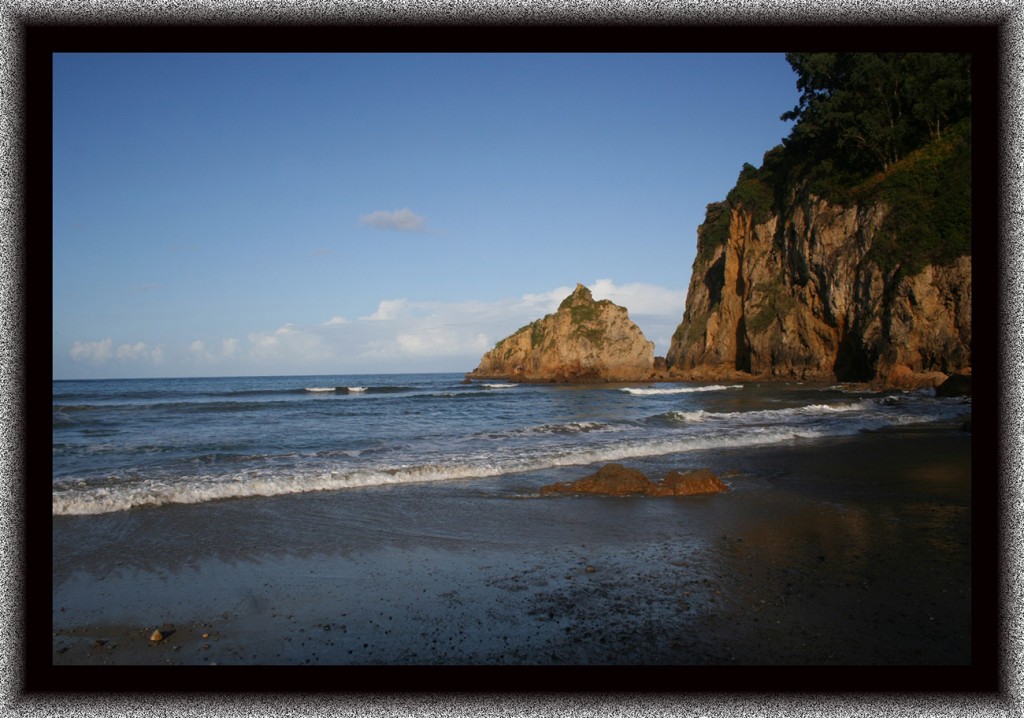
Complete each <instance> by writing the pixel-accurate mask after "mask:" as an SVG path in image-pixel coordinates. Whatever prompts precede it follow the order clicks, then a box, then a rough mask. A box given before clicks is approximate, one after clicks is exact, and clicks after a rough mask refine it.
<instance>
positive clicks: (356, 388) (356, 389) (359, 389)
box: [348, 386, 367, 394]
mask: <svg viewBox="0 0 1024 718" xmlns="http://www.w3.org/2000/svg"><path fill="white" fill-rule="evenodd" d="M366 389H367V387H365V386H350V387H348V391H349V393H350V394H362V393H363V392H364V391H366Z"/></svg>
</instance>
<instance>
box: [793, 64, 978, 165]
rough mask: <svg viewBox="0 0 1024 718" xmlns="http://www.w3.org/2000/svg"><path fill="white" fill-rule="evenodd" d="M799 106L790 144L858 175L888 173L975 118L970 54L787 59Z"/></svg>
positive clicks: (801, 153) (799, 151)
mask: <svg viewBox="0 0 1024 718" xmlns="http://www.w3.org/2000/svg"><path fill="white" fill-rule="evenodd" d="M786 59H787V60H788V61H789V64H790V65H791V66H792V68H793V70H794V71H795V72H796V74H797V89H798V90H800V92H801V94H800V101H799V104H798V105H797V106H796V107H794V108H793V109H792V110H790V111H789V112H786V113H784V114H783V115H782V118H781V119H783V120H796V124H795V125H794V126H793V129H792V132H791V134H790V136H789V138H787V139H786V144H787V146H789V147H792V149H793V150H796V151H797V153H798V154H800V155H807V156H808V157H809V158H815V159H823V158H830V159H832V160H833V162H838V163H839V164H840V165H842V166H843V168H844V169H847V170H852V171H854V172H858V173H862V172H870V171H877V170H879V169H881V170H883V171H886V170H888V169H889V168H890V167H891V166H892V165H893V164H895V163H896V162H898V161H899V160H900V158H902V157H904V156H905V155H906V154H907V153H908V152H910V151H912V150H914V149H916V148H918V147H921V146H922V145H924V144H925V143H926V142H928V141H929V140H932V139H938V138H939V137H941V135H942V132H943V131H944V130H945V128H947V127H948V126H950V125H952V124H954V123H956V122H957V121H959V120H961V119H963V118H965V117H968V116H970V108H971V105H970V101H971V78H970V56H969V55H966V54H961V53H897V52H889V53H832V52H816V53H788V54H787V55H786Z"/></svg>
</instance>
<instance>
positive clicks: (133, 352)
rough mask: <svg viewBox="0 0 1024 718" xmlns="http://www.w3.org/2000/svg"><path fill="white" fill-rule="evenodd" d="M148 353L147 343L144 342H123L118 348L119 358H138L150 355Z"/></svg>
mask: <svg viewBox="0 0 1024 718" xmlns="http://www.w3.org/2000/svg"><path fill="white" fill-rule="evenodd" d="M148 354H149V352H147V351H146V345H145V344H144V343H143V342H136V343H135V344H122V345H121V346H119V347H118V348H117V358H118V359H138V358H140V357H143V356H148Z"/></svg>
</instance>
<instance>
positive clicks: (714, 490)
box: [651, 469, 729, 496]
mask: <svg viewBox="0 0 1024 718" xmlns="http://www.w3.org/2000/svg"><path fill="white" fill-rule="evenodd" d="M728 490H729V489H728V487H726V485H725V484H724V483H722V480H721V479H720V478H718V477H717V476H715V475H714V474H713V473H711V470H710V469H695V470H693V471H670V472H668V474H666V475H665V478H664V479H662V481H661V483H660V484H655V485H654V491H652V492H651V495H652V496H689V495H690V494H720V493H724V492H726V491H728Z"/></svg>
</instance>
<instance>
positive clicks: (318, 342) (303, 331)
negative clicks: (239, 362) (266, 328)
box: [249, 324, 335, 366]
mask: <svg viewBox="0 0 1024 718" xmlns="http://www.w3.org/2000/svg"><path fill="white" fill-rule="evenodd" d="M249 354H250V356H252V357H254V358H257V359H260V360H264V361H267V360H270V361H287V362H292V363H295V364H297V365H300V366H301V365H305V364H310V363H312V362H317V361H323V360H326V359H332V358H334V356H335V352H334V350H333V349H332V348H331V347H330V346H329V345H328V344H327V343H326V342H325V340H324V338H323V337H322V336H320V335H319V334H317V333H316V329H315V328H304V327H297V326H295V325H294V324H285V325H284V326H282V327H280V328H278V329H276V330H275V331H273V332H250V333H249Z"/></svg>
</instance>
